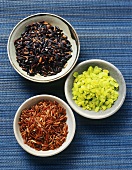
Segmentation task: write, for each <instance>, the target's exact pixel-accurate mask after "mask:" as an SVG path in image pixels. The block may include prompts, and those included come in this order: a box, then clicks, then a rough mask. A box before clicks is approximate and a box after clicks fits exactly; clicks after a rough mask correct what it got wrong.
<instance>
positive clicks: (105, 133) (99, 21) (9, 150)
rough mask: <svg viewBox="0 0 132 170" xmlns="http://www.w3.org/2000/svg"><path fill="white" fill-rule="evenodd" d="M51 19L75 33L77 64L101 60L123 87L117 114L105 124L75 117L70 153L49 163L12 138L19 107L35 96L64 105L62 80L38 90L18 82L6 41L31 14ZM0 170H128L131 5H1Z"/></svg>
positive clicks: (13, 1) (68, 1)
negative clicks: (56, 99) (58, 18)
mask: <svg viewBox="0 0 132 170" xmlns="http://www.w3.org/2000/svg"><path fill="white" fill-rule="evenodd" d="M41 12H42V13H53V14H57V15H59V16H61V17H63V18H64V19H66V20H68V21H69V22H70V23H71V24H72V25H73V27H74V28H75V29H76V31H77V33H78V36H79V39H80V44H81V51H80V56H79V59H78V63H80V62H82V61H84V60H87V59H103V60H106V61H109V62H111V63H112V64H114V65H115V66H117V68H118V69H119V70H120V71H121V72H122V74H123V76H124V78H125V81H126V86H127V94H126V99H125V102H124V104H123V106H122V107H121V108H120V110H119V111H118V112H117V113H116V114H115V115H113V116H111V117H109V118H107V119H104V120H99V121H95V120H89V119H86V118H83V117H81V116H79V115H78V114H77V113H75V112H74V115H75V118H76V124H77V128H76V134H75V137H74V139H73V141H72V143H71V144H70V145H69V147H68V148H67V149H66V150H64V151H63V152H61V153H60V154H58V155H56V156H52V157H48V158H41V157H35V156H32V155H30V154H28V153H26V152H25V151H24V150H23V149H22V148H21V147H20V146H19V144H18V143H17V141H16V139H15V137H14V133H13V119H14V115H15V112H16V111H17V109H18V107H19V106H20V105H21V104H22V102H23V101H25V100H26V99H27V98H29V97H31V96H34V95H37V94H45V93H48V94H52V95H56V96H58V97H60V98H61V99H63V100H64V101H66V98H65V95H64V88H63V86H64V83H65V80H66V77H65V78H62V79H61V80H58V81H56V82H55V83H50V84H39V83H34V82H31V81H28V80H26V79H24V78H23V77H21V76H20V75H19V74H18V73H17V72H16V71H15V70H14V69H13V67H12V66H11V64H10V62H9V59H8V55H7V41H8V37H9V34H10V32H11V30H12V29H13V27H14V26H15V25H16V24H17V23H18V22H19V21H20V20H21V19H23V18H25V17H27V16H28V15H31V14H35V13H41ZM0 169H1V170H52V169H53V170H132V1H131V0H0Z"/></svg>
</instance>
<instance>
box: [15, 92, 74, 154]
mask: <svg viewBox="0 0 132 170" xmlns="http://www.w3.org/2000/svg"><path fill="white" fill-rule="evenodd" d="M37 98H38V99H39V100H37ZM43 99H47V100H48V99H49V100H55V101H57V102H58V103H60V104H61V105H62V106H63V107H64V108H65V109H66V110H67V121H69V122H70V126H71V127H69V126H68V128H70V129H69V130H68V131H69V133H68V135H67V139H66V141H65V142H64V143H63V144H62V146H60V147H59V148H57V149H55V150H48V151H37V150H35V149H33V148H31V147H29V146H28V145H27V144H24V142H23V139H22V137H21V134H20V131H19V125H18V120H19V116H20V113H21V111H22V110H23V109H24V108H27V107H26V106H25V105H27V106H28V103H29V102H31V101H32V102H33V103H34V104H35V103H38V101H41V100H43ZM34 104H30V105H29V106H28V107H30V106H32V105H34ZM68 116H69V119H68ZM68 125H69V124H68ZM13 129H14V135H15V137H16V140H17V142H18V143H19V145H20V146H21V147H22V148H23V149H24V150H25V151H27V152H28V153H30V154H32V155H34V156H40V157H48V156H53V155H56V154H58V153H60V152H62V151H63V150H64V149H66V148H67V147H68V146H69V144H70V143H71V141H72V140H73V137H74V134H75V130H76V122H75V117H74V114H73V112H72V110H71V108H70V107H69V106H68V104H67V103H65V102H64V101H63V100H62V99H60V98H58V97H56V96H53V95H48V94H42V95H36V96H33V97H30V98H29V99H27V100H26V101H24V102H23V103H22V105H21V106H20V107H19V108H18V110H17V112H16V114H15V117H14V122H13Z"/></svg>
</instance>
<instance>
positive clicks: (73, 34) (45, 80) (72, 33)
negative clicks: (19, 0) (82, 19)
mask: <svg viewBox="0 0 132 170" xmlns="http://www.w3.org/2000/svg"><path fill="white" fill-rule="evenodd" d="M38 16H50V17H56V18H57V19H59V20H60V21H62V22H63V23H64V24H65V25H67V27H68V28H69V32H70V37H71V38H72V39H73V40H74V41H75V44H76V48H77V49H76V56H75V57H74V60H73V61H69V60H68V61H69V64H70V66H69V68H67V67H66V68H67V69H66V71H63V72H62V71H61V72H60V73H58V74H56V75H53V76H47V77H48V78H47V77H43V76H40V77H41V78H42V77H43V79H39V78H36V77H35V76H29V75H27V74H25V72H24V71H23V70H22V69H21V68H20V69H21V70H19V69H18V67H16V65H15V64H14V62H13V60H12V57H11V52H10V50H12V49H10V41H11V38H12V36H13V34H14V32H15V30H16V29H17V27H19V26H20V25H21V24H22V23H23V22H25V21H26V20H28V19H31V18H34V17H38ZM7 51H8V57H9V60H10V63H11V65H12V66H13V67H14V69H15V70H16V71H17V72H18V73H19V74H20V75H21V76H23V77H24V78H26V79H28V80H31V81H34V82H39V83H48V82H52V81H55V80H58V79H60V78H62V77H64V76H66V75H67V74H68V73H69V72H70V71H71V70H72V69H73V67H74V66H75V64H76V62H77V60H78V57H79V53H80V42H79V37H78V35H77V33H76V31H75V29H74V28H73V26H72V25H71V24H70V23H69V22H68V21H67V20H65V19H64V18H62V17H60V16H58V15H55V14H51V13H36V14H33V15H30V16H28V17H26V18H24V19H22V20H21V21H20V22H18V24H17V25H16V26H15V27H14V28H13V30H12V31H11V33H10V35H9V38H8V43H7ZM74 51H75V50H74ZM63 70H65V68H63Z"/></svg>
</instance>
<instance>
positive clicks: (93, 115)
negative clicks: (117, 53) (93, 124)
mask: <svg viewBox="0 0 132 170" xmlns="http://www.w3.org/2000/svg"><path fill="white" fill-rule="evenodd" d="M89 66H98V67H100V68H102V69H107V70H109V72H110V76H112V77H113V78H114V79H116V81H117V82H118V84H119V97H118V99H117V100H116V101H115V102H114V104H113V106H112V107H111V108H109V109H106V110H105V111H101V110H100V111H99V112H95V111H89V110H84V109H82V108H81V107H79V106H77V104H76V103H75V102H74V100H73V99H72V98H73V95H72V87H73V81H74V77H73V73H74V72H76V71H77V72H78V73H79V74H81V73H82V72H83V71H85V70H87V69H88V67H89ZM65 96H66V99H67V101H68V103H69V105H70V106H71V107H72V108H73V109H74V110H75V111H76V112H77V113H78V114H80V115H81V116H84V117H86V118H90V119H103V118H107V117H109V116H111V115H113V114H114V113H115V112H117V111H118V110H119V109H120V107H121V106H122V104H123V102H124V100H125V96H126V84H125V80H124V78H123V75H122V74H121V72H120V71H119V70H118V69H117V68H116V67H115V66H114V65H113V64H111V63H109V62H107V61H104V60H99V59H92V60H87V61H83V62H82V63H80V64H78V65H77V66H76V67H75V68H74V69H73V70H72V72H71V73H70V75H69V76H68V78H67V80H66V82H65Z"/></svg>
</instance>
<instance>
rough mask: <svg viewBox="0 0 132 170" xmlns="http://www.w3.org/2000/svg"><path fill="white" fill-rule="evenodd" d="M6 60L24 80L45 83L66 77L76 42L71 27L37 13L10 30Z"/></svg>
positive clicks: (77, 50)
mask: <svg viewBox="0 0 132 170" xmlns="http://www.w3.org/2000/svg"><path fill="white" fill-rule="evenodd" d="M7 51H8V57H9V60H10V63H11V65H12V66H13V67H14V69H15V70H16V71H17V72H18V73H19V74H20V75H21V76H23V77H24V78H26V79H28V80H31V81H34V82H40V83H48V82H52V81H55V80H58V79H60V78H62V77H64V76H66V75H67V74H68V73H69V72H70V71H71V70H72V69H73V67H74V66H75V64H76V62H77V60H78V57H79V53H80V43H79V38H78V35H77V33H76V31H75V29H74V28H73V26H72V25H71V24H70V23H69V22H68V21H66V20H65V19H63V18H62V17H60V16H57V15H54V14H49V13H37V14H34V15H30V16H28V17H26V18H24V19H22V20H21V21H20V22H19V23H18V24H17V25H16V26H15V27H14V28H13V30H12V31H11V33H10V36H9V39H8V44H7Z"/></svg>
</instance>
